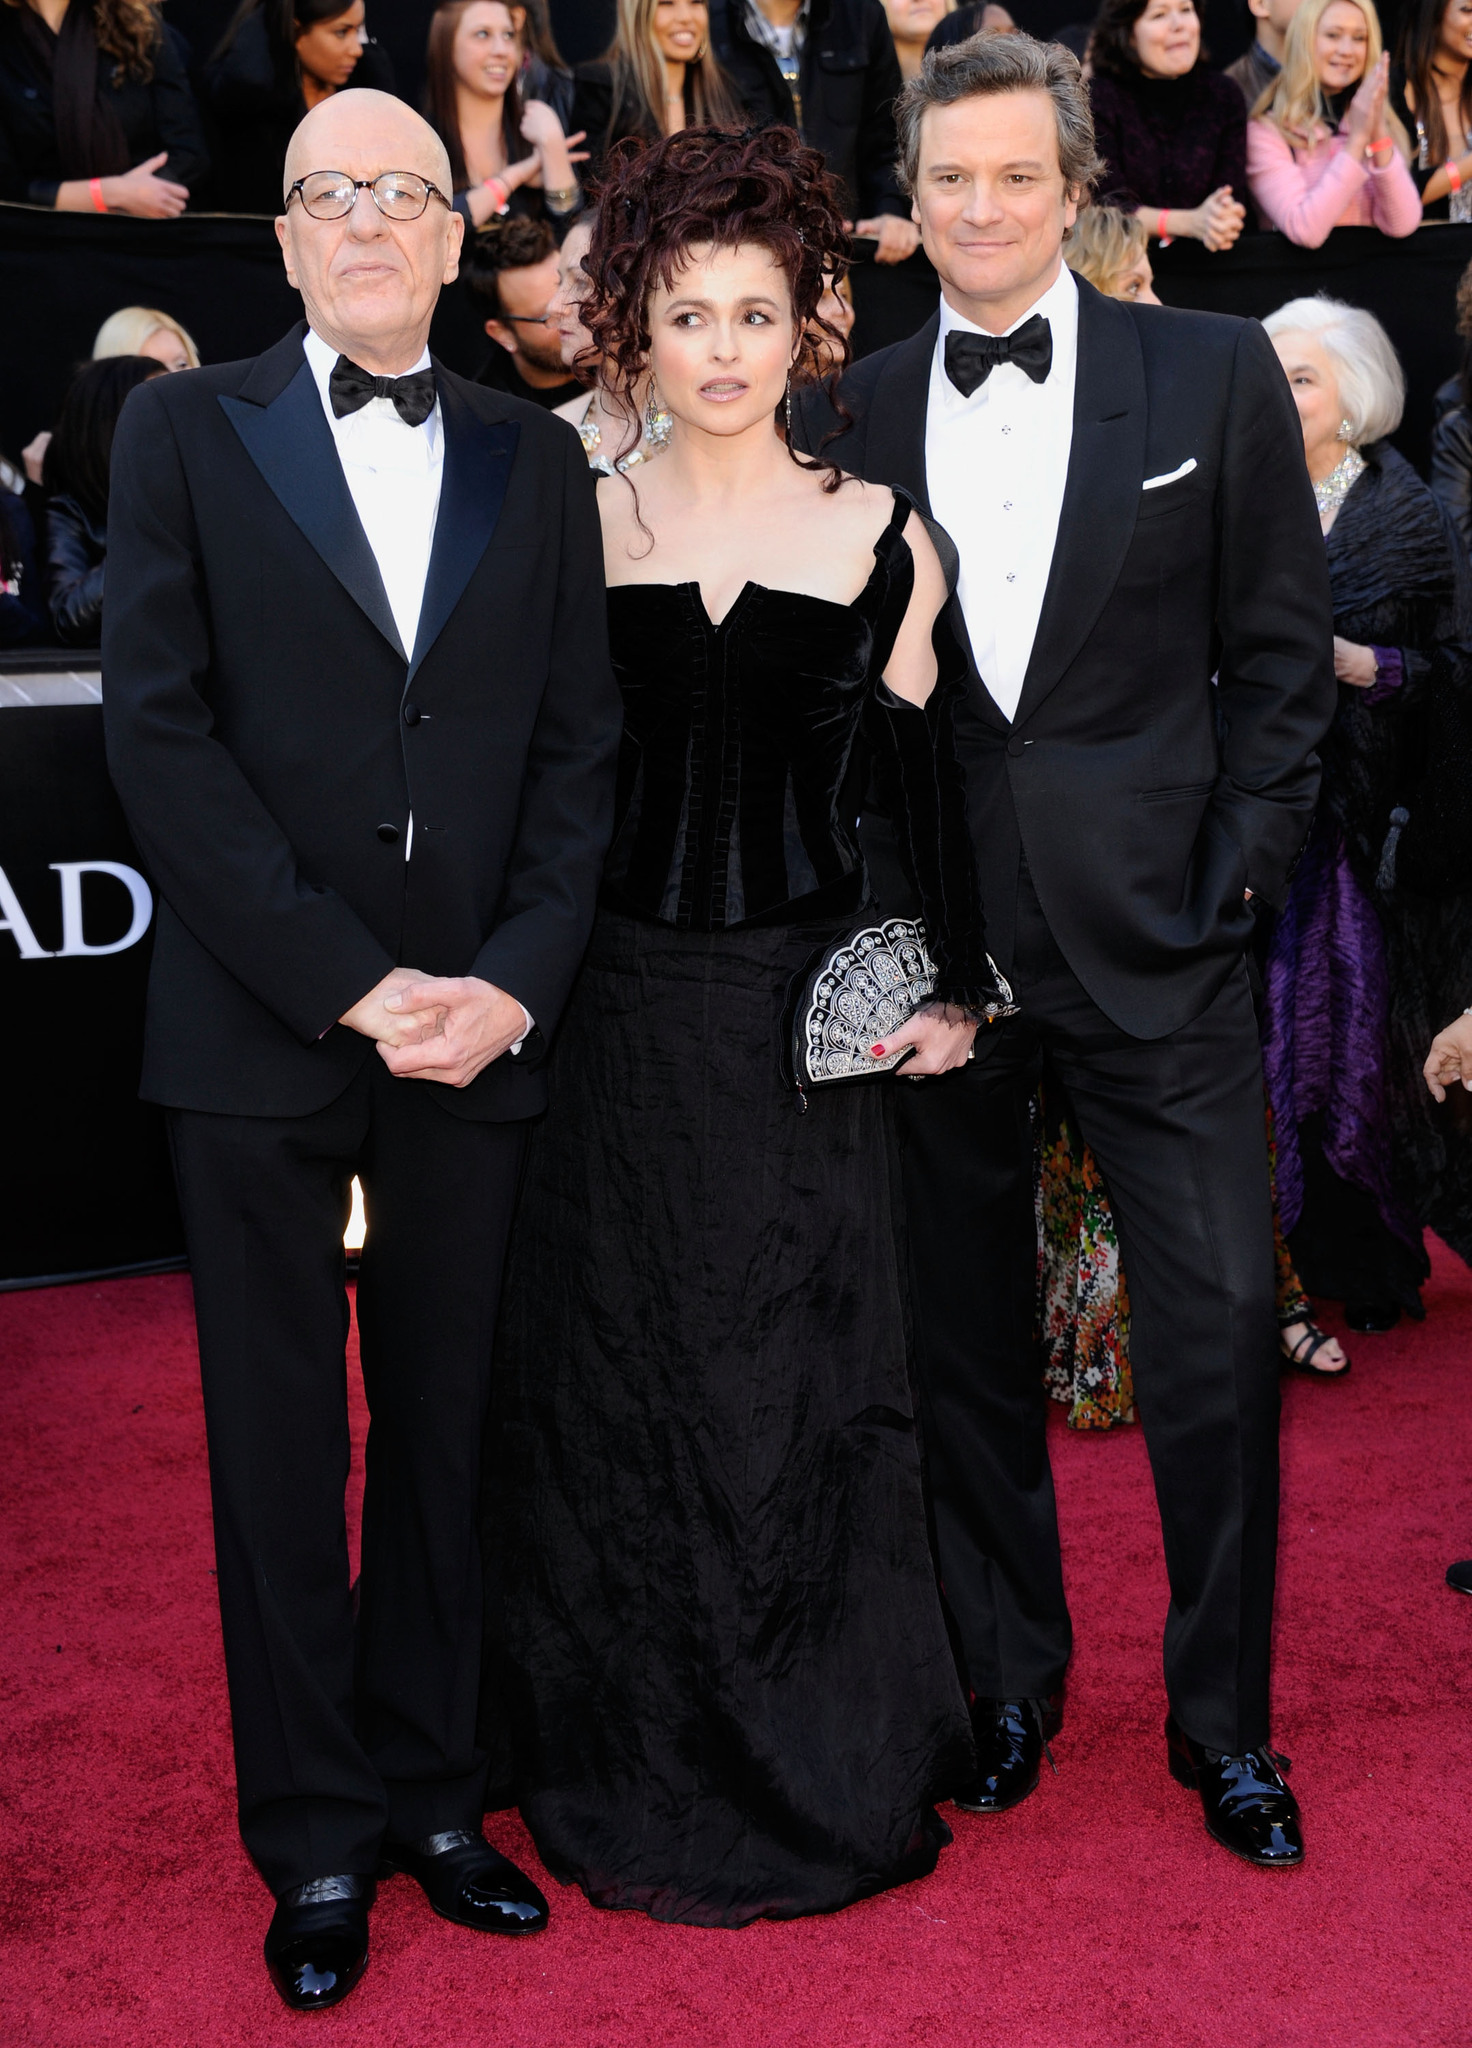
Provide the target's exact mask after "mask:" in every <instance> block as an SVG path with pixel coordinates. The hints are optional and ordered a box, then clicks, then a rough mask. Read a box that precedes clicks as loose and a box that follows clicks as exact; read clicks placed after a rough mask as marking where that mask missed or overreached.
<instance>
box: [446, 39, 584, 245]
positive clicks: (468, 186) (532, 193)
mask: <svg viewBox="0 0 1472 2048" xmlns="http://www.w3.org/2000/svg"><path fill="white" fill-rule="evenodd" d="M525 27H526V14H525V11H524V10H523V9H522V8H520V7H512V6H508V5H507V4H505V0H444V4H443V5H442V6H440V7H437V8H436V9H435V13H434V19H433V20H432V21H431V22H430V25H429V51H428V56H427V59H426V64H427V77H426V83H425V105H424V111H425V113H426V115H427V116H428V118H429V123H430V126H431V127H432V128H433V129H434V131H435V133H436V134H437V135H438V136H439V138H440V140H441V141H442V142H443V143H444V145H445V149H446V151H447V152H448V154H449V158H450V170H451V174H452V176H453V178H454V182H455V208H456V211H457V212H460V213H463V214H464V215H465V216H466V218H467V219H468V220H469V221H470V222H471V223H472V224H473V225H474V226H476V227H484V226H485V224H486V222H487V221H489V220H491V219H492V218H493V217H495V216H497V215H500V214H506V213H517V214H542V213H545V214H546V216H547V218H548V219H549V220H551V221H553V222H554V223H556V222H560V221H565V220H567V219H569V218H570V217H571V216H572V215H573V214H575V213H576V212H577V211H578V208H579V207H580V206H581V205H582V189H581V187H580V186H579V184H578V176H577V172H576V171H575V170H574V168H573V158H572V156H571V154H570V153H569V145H568V138H567V136H565V135H564V134H563V132H562V123H561V122H560V121H559V120H558V118H557V115H556V114H555V113H554V112H553V110H552V108H551V107H550V106H548V104H547V103H546V101H545V100H535V99H524V98H523V96H522V89H521V78H522V73H523V65H524V60H525V56H526V49H525V41H524V32H525ZM573 139H574V140H577V139H578V138H577V137H576V136H574V138H573Z"/></svg>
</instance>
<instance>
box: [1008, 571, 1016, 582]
mask: <svg viewBox="0 0 1472 2048" xmlns="http://www.w3.org/2000/svg"><path fill="white" fill-rule="evenodd" d="M1007 581H1008V582H1009V583H1015V582H1016V581H1017V577H1016V574H1015V573H1014V571H1012V570H1011V569H1009V570H1008V571H1007Z"/></svg>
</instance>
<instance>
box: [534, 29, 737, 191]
mask: <svg viewBox="0 0 1472 2048" xmlns="http://www.w3.org/2000/svg"><path fill="white" fill-rule="evenodd" d="M575 75H576V78H577V95H576V98H575V100H574V102H573V123H574V126H575V127H578V128H581V129H583V130H585V131H586V136H587V144H588V150H589V154H590V157H591V161H592V166H593V169H594V170H595V171H596V170H597V169H598V168H599V167H600V166H601V164H602V163H603V161H604V159H605V157H606V156H607V155H608V152H609V150H610V149H612V147H613V145H614V143H616V142H620V141H622V139H623V138H624V136H626V135H637V136H639V137H640V138H641V139H642V140H643V141H645V142H652V141H655V140H656V139H657V138H658V137H659V136H661V135H675V134H678V132H679V131H680V129H682V128H689V127H691V126H693V125H699V124H708V125H710V126H712V127H716V128H738V127H740V125H741V113H740V109H739V107H738V105H737V101H736V95H735V92H734V91H733V89H732V86H731V83H730V80H729V79H728V78H727V77H726V75H725V73H724V72H723V71H722V69H721V67H720V65H719V63H718V62H717V61H716V57H715V55H714V53H713V51H712V50H711V46H710V14H709V11H708V10H707V8H706V5H705V0H618V28H617V32H616V34H615V36H614V39H613V44H612V46H611V48H610V49H609V50H608V51H607V52H606V54H605V55H604V56H602V57H601V58H599V59H598V60H597V62H595V63H591V64H579V65H578V67H577V71H576V74H575Z"/></svg>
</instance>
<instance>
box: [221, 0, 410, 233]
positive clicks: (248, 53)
mask: <svg viewBox="0 0 1472 2048" xmlns="http://www.w3.org/2000/svg"><path fill="white" fill-rule="evenodd" d="M347 85H355V86H371V87H374V88H375V89H376V90H378V91H379V92H392V91H393V86H394V76H393V66H392V65H391V64H390V63H389V60H388V58H387V57H386V56H385V55H384V53H383V51H382V50H380V49H379V48H378V46H377V44H376V43H374V42H373V41H372V39H371V38H370V36H369V34H368V28H367V23H366V19H365V8H364V0H347V4H346V5H344V0H242V4H241V6H240V7H239V9H238V10H237V12H236V14H235V17H234V19H233V20H232V21H231V23H230V26H229V28H228V29H226V31H225V34H224V36H223V37H222V39H221V41H220V44H219V46H218V48H217V49H216V51H215V53H214V55H213V57H212V58H211V59H210V63H209V67H208V69H207V70H206V72H205V93H206V97H207V99H208V102H209V106H210V111H211V113H212V115H213V117H214V120H215V123H216V126H217V128H218V130H219V135H220V142H221V149H220V163H219V166H218V177H217V180H216V187H217V192H218V196H219V201H220V204H221V205H222V206H223V207H225V208H226V209H227V210H228V211H230V212H235V213H271V214H275V213H279V212H280V211H281V189H282V187H281V167H282V165H283V164H284V162H285V161H286V145H287V143H288V142H289V141H290V139H291V135H292V131H293V129H294V128H295V127H296V125H297V123H298V122H299V121H300V120H301V119H302V118H303V117H304V116H305V114H306V113H307V112H308V110H309V109H310V108H312V107H316V106H320V105H321V103H322V101H323V100H326V99H331V97H332V95H333V94H334V93H335V92H341V91H342V89H343V87H344V86H347Z"/></svg>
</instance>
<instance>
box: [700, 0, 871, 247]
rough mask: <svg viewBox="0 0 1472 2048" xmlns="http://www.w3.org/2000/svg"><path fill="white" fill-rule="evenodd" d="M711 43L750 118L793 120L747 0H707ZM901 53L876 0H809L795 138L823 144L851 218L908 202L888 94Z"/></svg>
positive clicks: (773, 61)
mask: <svg viewBox="0 0 1472 2048" xmlns="http://www.w3.org/2000/svg"><path fill="white" fill-rule="evenodd" d="M710 39H711V46H712V48H713V49H714V50H715V53H716V55H717V56H718V57H719V58H720V60H721V63H722V64H723V65H724V66H725V68H726V71H727V73H728V74H729V76H730V79H731V82H732V84H733V86H734V87H735V89H736V92H737V95H738V97H739V98H740V99H741V101H742V104H743V106H744V107H745V109H746V113H747V117H748V119H749V120H751V121H752V122H755V123H765V122H767V121H783V122H786V123H787V124H788V125H789V126H792V127H795V126H796V125H797V123H796V120H795V118H794V112H793V105H792V94H791V92H790V91H789V90H788V87H787V82H786V80H785V79H784V78H783V76H782V73H781V72H780V71H779V70H778V68H777V60H776V58H775V57H774V56H773V55H772V53H771V51H770V50H769V49H767V48H766V46H765V45H764V44H762V43H759V42H757V41H756V40H755V38H754V37H753V36H752V34H751V31H750V30H749V29H748V28H747V26H746V0H711V4H710ZM902 82H903V81H902V80H901V78H900V60H899V58H898V57H896V55H895V53H894V38H893V36H891V34H890V32H889V21H888V18H887V16H886V15H885V12H884V9H883V7H882V6H881V5H880V0H811V7H810V12H809V14H808V29H807V39H806V41H805V43H804V44H803V52H802V61H801V66H800V69H799V72H798V92H799V94H800V95H801V98H802V138H803V141H804V142H810V143H811V144H812V145H813V147H814V149H820V150H822V152H823V154H824V156H825V157H826V158H827V160H828V168H829V170H830V171H832V172H833V173H834V174H835V175H836V176H837V177H838V178H840V179H841V180H842V182H843V185H844V188H845V192H846V195H847V196H846V201H845V203H846V204H847V205H848V207H849V208H850V209H851V211H852V217H853V218H854V219H856V220H864V219H867V218H869V216H870V215H872V214H876V213H897V214H899V215H900V216H901V217H902V218H903V219H906V220H908V219H909V215H910V202H909V200H908V199H906V198H905V196H904V194H903V193H902V192H901V191H900V188H899V181H898V179H897V178H896V177H895V169H894V160H895V152H896V142H895V131H894V102H895V97H896V95H897V94H898V92H899V90H900V86H901V84H902Z"/></svg>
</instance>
